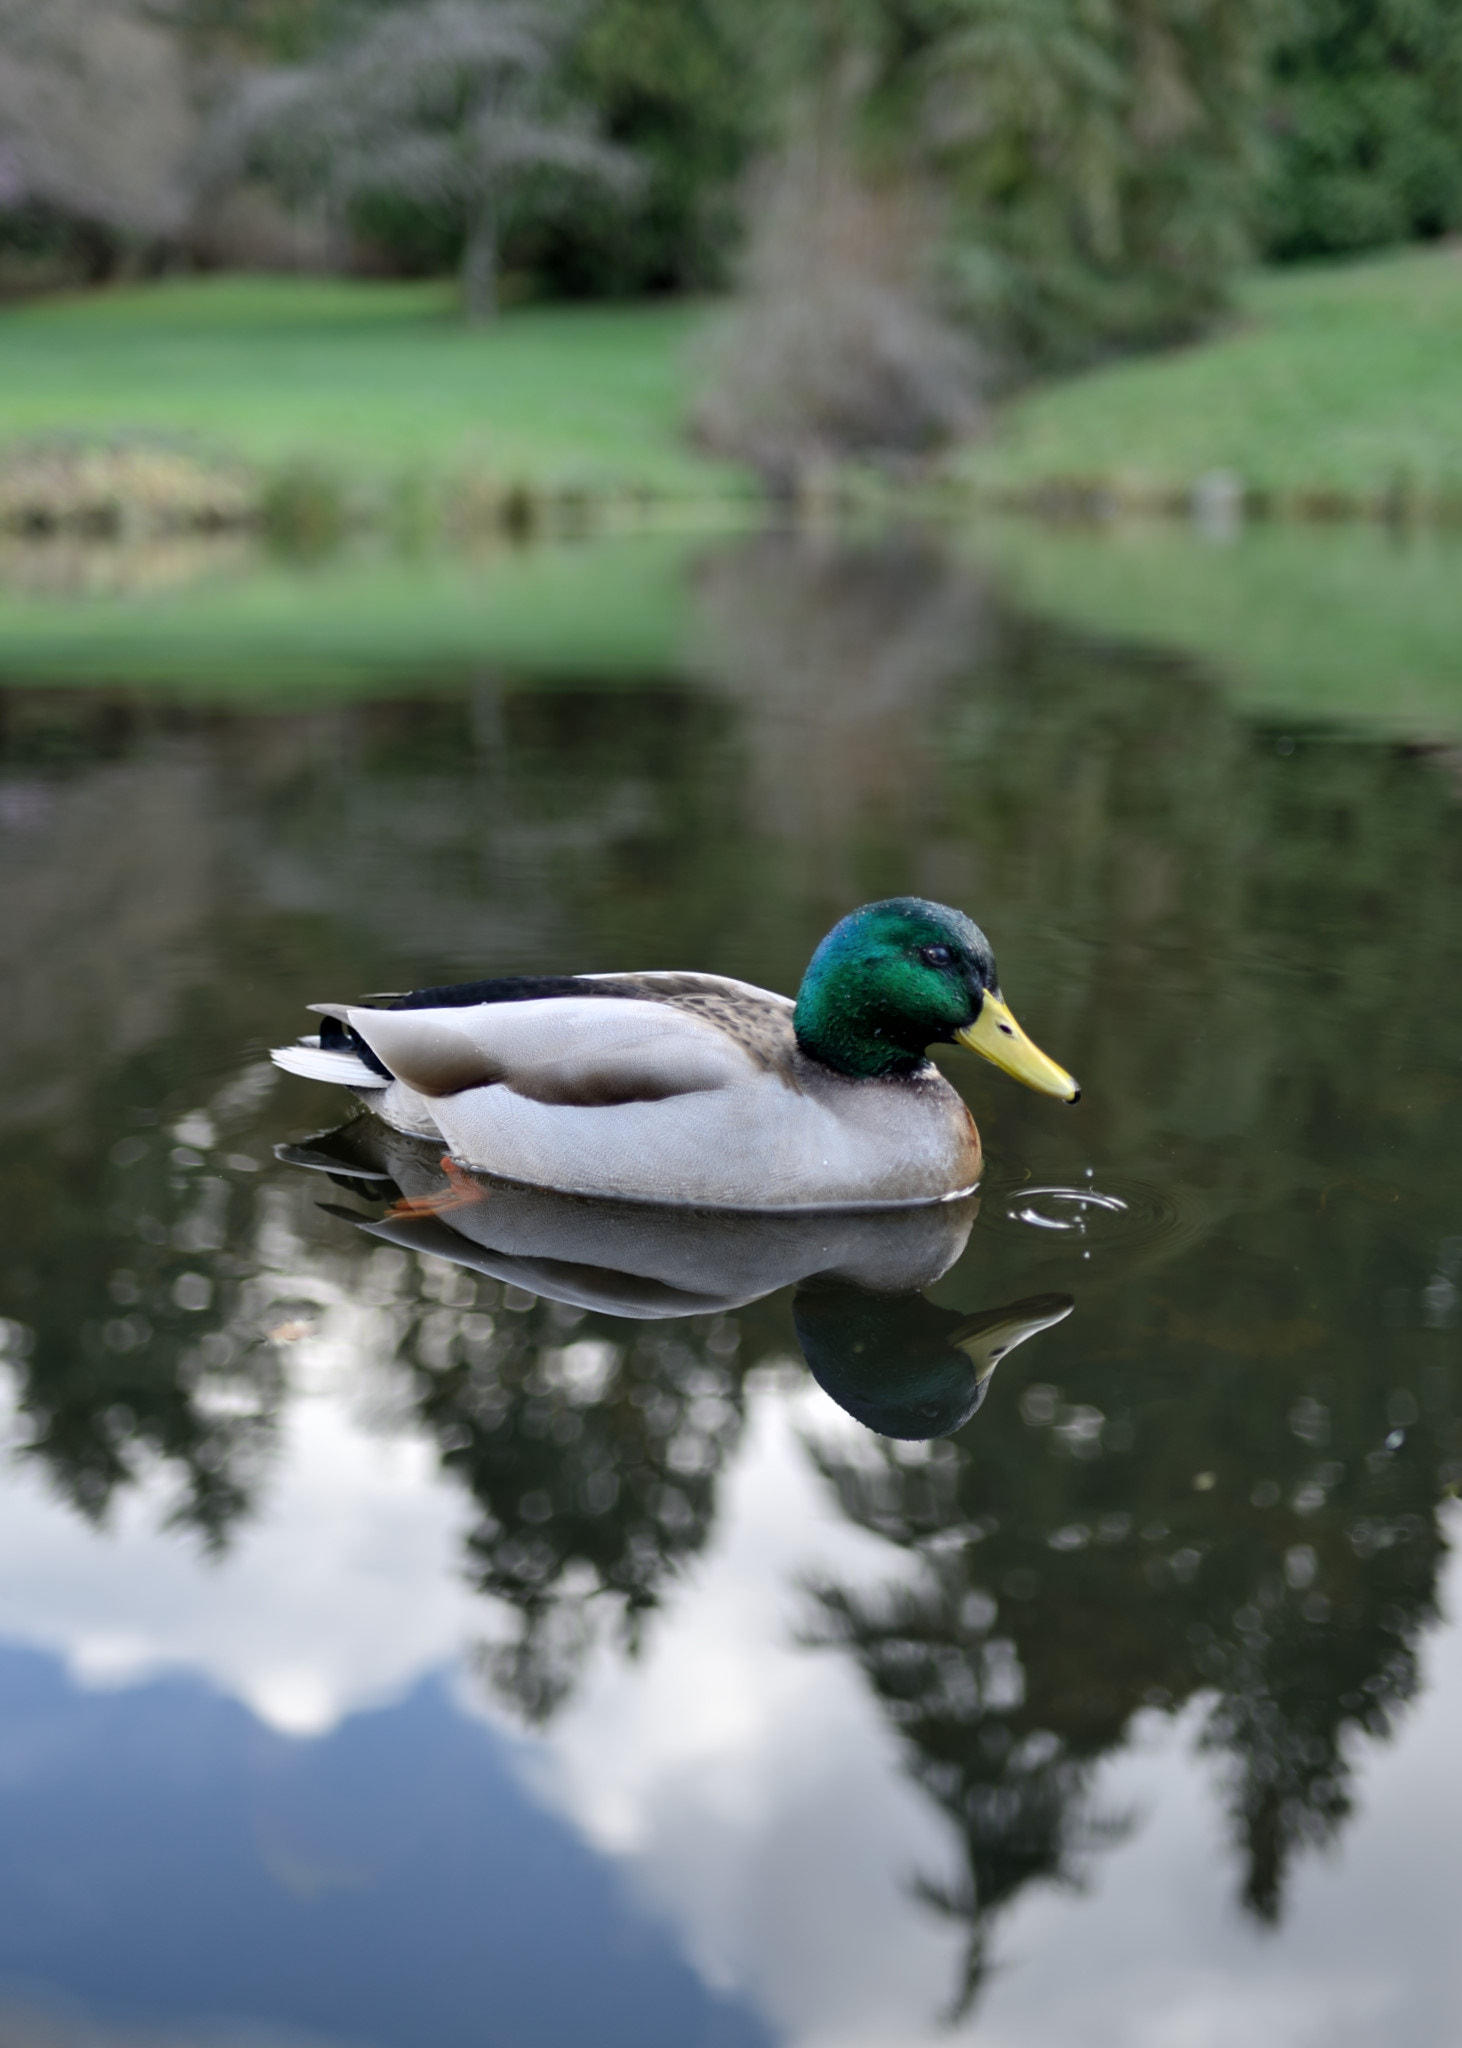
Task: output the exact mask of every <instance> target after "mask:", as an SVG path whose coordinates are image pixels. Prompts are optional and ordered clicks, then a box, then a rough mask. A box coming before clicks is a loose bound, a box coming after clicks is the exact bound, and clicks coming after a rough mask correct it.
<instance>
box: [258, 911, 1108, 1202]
mask: <svg viewBox="0 0 1462 2048" xmlns="http://www.w3.org/2000/svg"><path fill="white" fill-rule="evenodd" d="M311 1007H312V1008H313V1009H314V1010H315V1011H316V1012H317V1013H318V1014H319V1015H320V1016H321V1017H322V1018H323V1019H324V1020H325V1021H324V1024H323V1026H322V1028H321V1031H320V1034H319V1037H318V1038H315V1039H304V1040H302V1041H301V1042H300V1043H299V1044H298V1045H292V1046H284V1047H281V1048H280V1049H279V1050H278V1051H276V1052H275V1054H274V1059H275V1060H276V1062H277V1063H278V1064H279V1065H280V1066H281V1067H284V1068H285V1069H287V1071H289V1072H290V1073H294V1074H303V1075H307V1076H309V1077H311V1078H312V1079H316V1080H324V1081H335V1082H340V1083H343V1084H344V1085H346V1086H347V1087H351V1088H354V1089H357V1090H358V1091H359V1092H360V1093H361V1094H362V1095H364V1096H366V1097H367V1099H368V1100H369V1102H370V1105H371V1107H372V1108H373V1109H374V1110H375V1111H376V1113H377V1114H378V1115H379V1116H381V1117H383V1118H384V1119H385V1121H386V1122H387V1123H389V1124H392V1125H394V1126H395V1128H396V1129H398V1130H402V1131H407V1132H411V1133H414V1134H416V1135H418V1136H421V1137H425V1138H429V1139H431V1140H433V1141H434V1142H436V1141H439V1142H440V1143H441V1144H442V1145H444V1146H445V1148H446V1150H447V1152H448V1154H449V1155H450V1156H451V1157H452V1158H453V1159H455V1160H457V1161H458V1162H459V1163H460V1164H462V1165H464V1166H468V1167H473V1168H477V1169H479V1170H480V1171H482V1172H486V1173H491V1174H493V1175H495V1176H496V1177H498V1178H500V1179H503V1180H511V1181H520V1182H524V1183H526V1184H527V1185H529V1186H532V1187H545V1188H554V1189H558V1190H560V1191H562V1192H566V1193H572V1194H583V1195H600V1196H610V1197H614V1198H616V1199H619V1200H621V1201H639V1202H664V1203H672V1204H679V1205H686V1204H689V1205H693V1206H696V1207H701V1208H717V1209H758V1210H769V1209H783V1210H796V1209H847V1208H888V1207H891V1206H902V1205H904V1204H908V1203H918V1202H938V1201H947V1200H949V1199H950V1198H951V1197H953V1196H957V1195H961V1194H965V1193H968V1192H969V1190H970V1189H971V1188H973V1187H974V1185H975V1184H976V1182H977V1181H978V1180H979V1177H980V1162H981V1153H980V1137H979V1133H978V1131H977V1130H976V1129H975V1124H974V1119H973V1118H972V1117H971V1115H970V1113H969V1111H968V1110H967V1109H966V1108H965V1105H964V1103H963V1102H962V1101H961V1099H960V1097H959V1095H958V1094H957V1093H956V1092H955V1090H954V1089H953V1088H952V1087H951V1086H950V1084H949V1082H948V1081H946V1080H945V1078H944V1076H943V1075H942V1074H941V1073H940V1072H939V1070H938V1069H937V1068H936V1067H935V1066H934V1065H933V1063H932V1062H931V1061H930V1060H929V1058H928V1057H927V1052H926V1048H927V1047H928V1046H930V1045H933V1044H957V1045H966V1046H969V1047H970V1048H971V1049H972V1050H973V1051H975V1052H978V1053H982V1054H983V1055H984V1057H985V1058H986V1059H988V1060H992V1061H993V1062H994V1064H995V1065H996V1066H998V1067H1001V1068H1003V1069H1004V1071H1005V1072H1006V1073H1008V1074H1011V1075H1013V1076H1014V1077H1015V1078H1016V1079H1017V1080H1018V1081H1023V1082H1024V1083H1025V1084H1026V1086H1027V1087H1031V1088H1035V1089H1037V1090H1039V1091H1040V1092H1042V1093H1043V1094H1047V1095H1054V1096H1057V1097H1059V1098H1060V1099H1061V1100H1062V1101H1065V1102H1075V1101H1076V1100H1077V1098H1078V1095H1079V1092H1080V1091H1079V1090H1078V1088H1077V1085H1076V1083H1075V1081H1074V1080H1073V1079H1072V1078H1071V1076H1070V1074H1068V1073H1067V1072H1066V1071H1065V1069H1064V1068H1062V1067H1058V1066H1057V1065H1056V1063H1055V1061H1054V1060H1051V1059H1048V1058H1047V1057H1046V1055H1045V1054H1044V1053H1043V1052H1041V1051H1040V1050H1039V1049H1038V1048H1037V1047H1036V1046H1035V1045H1033V1044H1032V1043H1031V1041H1030V1039H1029V1038H1027V1037H1026V1035H1025V1033H1024V1032H1023V1031H1022V1030H1021V1028H1020V1026H1019V1025H1018V1024H1017V1023H1016V1021H1015V1019H1014V1017H1013V1016H1012V1015H1011V1014H1010V1010H1009V1008H1008V1006H1007V1005H1006V1002H1005V998H1004V997H1003V996H1002V995H1001V993H1000V982H999V977H998V975H997V974H996V971H995V956H994V954H993V953H992V951H991V950H990V943H989V941H988V940H987V939H986V937H985V935H984V933H983V932H982V931H981V930H980V928H979V926H978V925H976V924H974V923H972V921H971V920H970V919H969V918H968V917H966V916H965V915H964V914H963V913H962V912H961V911H958V910H951V909H949V908H947V906H945V905H944V904H940V903H927V902H924V901H923V900H922V899H921V898H919V897H916V896H896V897H893V898H891V899H889V900H888V901H887V902H883V903H868V904H865V905H864V906H863V907H862V908H861V909H860V910H855V911H853V912H852V913H851V914H850V915H849V916H847V917H845V918H844V919H843V920H842V921H841V923H839V924H837V925H835V926H834V927H833V929H832V930H831V931H830V932H829V933H828V935H827V937H826V938H825V939H824V940H823V941H822V943H821V944H820V945H819V946H818V948H817V951H816V952H815V953H814V954H813V956H812V959H811V962H810V963H809V965H808V968H807V972H806V974H805V975H804V976H803V979H802V986H801V988H800V990H799V991H798V994H797V999H796V1001H795V1003H794V1002H793V1001H791V1000H790V999H789V998H788V997H786V996H782V995H776V994H773V992H772V991H771V990H769V989H764V988H755V987H753V986H752V985H751V984H750V983H748V982H744V981H732V980H729V979H728V978H726V977H725V976H723V975H719V974H695V973H679V972H664V971H653V972H648V973H638V974H590V975H572V976H564V977H556V976H544V975H519V976H511V977H507V978H504V979H499V980H491V981H474V982H465V983H462V984H460V985H459V986H456V987H452V988H424V989H417V990H415V991H414V992H413V993H412V994H410V995H405V996H399V997H396V998H395V999H394V1000H392V1001H391V1003H390V1006H389V1007H388V1008H372V1007H370V1006H368V1005H363V1004H354V1003H352V1004H336V1003H316V1004H314V1005H312V1006H311Z"/></svg>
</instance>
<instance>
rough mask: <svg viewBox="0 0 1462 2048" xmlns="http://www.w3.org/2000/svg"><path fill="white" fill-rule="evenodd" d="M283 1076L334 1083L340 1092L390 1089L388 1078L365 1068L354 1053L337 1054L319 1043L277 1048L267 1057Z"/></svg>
mask: <svg viewBox="0 0 1462 2048" xmlns="http://www.w3.org/2000/svg"><path fill="white" fill-rule="evenodd" d="M269 1057H270V1059H272V1060H273V1062H274V1064H275V1066H276V1067H283V1069H284V1071H285V1073H286V1074H302V1075H303V1076H304V1078H305V1079H306V1080H307V1081H334V1082H336V1083H337V1084H338V1085H339V1086H340V1087H342V1088H389V1087H390V1085H391V1083H390V1078H389V1076H387V1075H385V1074H378V1073H377V1072H376V1071H375V1069H374V1068H373V1067H368V1066H367V1065H366V1063H365V1061H364V1060H363V1059H359V1058H357V1056H356V1055H355V1054H354V1053H353V1052H337V1051H335V1050H334V1049H333V1048H327V1047H325V1046H322V1045H320V1044H319V1043H318V1042H316V1043H314V1044H312V1043H311V1042H310V1040H309V1039H302V1040H301V1041H300V1043H299V1044H298V1045H276V1046H275V1048H274V1050H273V1052H271V1053H270V1055H269Z"/></svg>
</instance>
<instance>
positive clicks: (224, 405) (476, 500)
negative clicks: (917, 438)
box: [0, 248, 1462, 540]
mask: <svg viewBox="0 0 1462 2048" xmlns="http://www.w3.org/2000/svg"><path fill="white" fill-rule="evenodd" d="M702 318H703V315H702V313H701V312H700V311H699V310H698V309H696V308H694V307H689V306H673V305H664V304H654V305H640V306H629V307H603V306H553V307H532V308H525V309H520V310H516V311H512V312H509V313H508V314H506V315H505V316H504V317H503V318H502V319H501V320H500V321H498V322H497V323H495V324H494V325H493V326H492V327H491V328H489V329H487V330H485V331H484V330H471V329H469V328H467V327H466V326H465V325H464V324H463V322H462V320H461V318H460V315H459V313H458V311H457V309H456V304H455V296H454V293H453V291H452V290H451V288H450V287H448V286H446V285H442V284H435V283H426V284H422V283H399V282H389V283H382V282H370V281H363V280H345V279H320V278H250V277H224V278H204V279H186V280H178V281H174V282H169V283H164V284H158V285H149V286H138V287H133V288H128V289H119V290H112V291H104V292H96V293H91V294H87V295H83V296H78V297H74V298H68V299H54V300H49V301H44V302H38V303H34V304H30V305H26V306H22V307H12V308H9V309H6V310H4V311H3V312H0V451H3V450H4V449H6V448H10V449H12V450H13V449H15V448H16V447H17V446H22V447H23V446H25V445H26V444H29V445H30V446H31V447H32V448H33V449H35V450H39V451H40V453H39V454H33V455H31V456H27V457H26V458H25V461H24V462H23V463H22V464H21V465H20V471H21V473H20V474H18V475H16V474H14V473H13V472H14V467H15V465H14V459H13V458H11V462H10V468H9V469H8V470H7V467H6V464H5V462H4V461H3V460H0V525H5V526H8V527H10V528H12V529H13V528H15V527H17V526H20V527H24V526H25V525H26V524H27V520H26V517H25V512H24V508H25V505H26V504H27V503H30V504H35V503H36V502H38V501H44V502H52V501H54V503H55V504H56V505H58V506H60V507H62V508H64V507H65V505H66V504H67V502H68V497H69V499H70V501H72V502H75V503H80V502H81V501H82V500H83V499H85V500H86V502H87V503H90V504H91V505H92V506H93V508H94V509H95V508H97V507H100V508H101V515H102V516H100V517H99V518H93V519H92V521H91V523H92V524H95V525H103V526H104V525H107V524H108V523H110V524H111V525H112V526H116V527H125V526H126V525H127V523H128V517H127V509H126V508H127V507H128V506H129V505H130V506H131V507H132V508H133V510H134V512H135V513H136V518H135V520H134V523H135V524H138V525H140V526H143V527H146V526H148V525H149V524H155V523H158V522H156V521H153V520H152V519H151V510H152V509H153V508H155V507H161V510H162V513H163V514H164V515H166V512H167V508H168V505H169V504H172V505H176V506H178V507H180V508H184V511H183V516H181V517H180V518H179V520H178V523H179V524H184V525H186V524H189V523H191V524H195V525H199V526H206V525H208V524H210V523H212V524H217V525H224V524H228V523H230V521H231V520H232V519H235V518H237V517H238V516H240V511H239V508H240V506H241V505H243V506H244V507H245V512H246V516H258V515H259V514H263V515H265V516H266V517H268V518H269V519H270V520H272V521H274V522H275V523H276V524H277V525H278V526H279V527H280V528H281V530H283V531H286V532H289V533H295V532H298V534H299V535H300V536H301V537H303V538H304V539H305V540H309V539H311V538H312V537H313V538H318V537H320V536H321V535H322V534H325V533H326V532H327V530H328V529H330V528H331V527H332V526H335V527H338V526H341V525H348V524H351V523H368V524H374V525H377V526H380V525H392V524H394V525H396V526H397V527H406V528H409V527H411V526H412V525H413V524H415V525H417V526H418V527H420V529H421V530H423V531H428V530H431V531H436V530H441V529H442V528H443V527H446V528H451V527H452V526H454V525H455V526H458V527H466V528H471V527H474V526H477V527H481V526H490V525H506V526H509V527H511V528H513V529H514V530H523V529H526V528H528V527H530V526H532V525H534V524H538V523H544V522H543V509H542V508H543V507H544V505H545V504H548V503H550V502H552V503H559V504H562V505H566V506H569V507H572V505H573V504H574V502H575V501H577V502H579V503H580V504H584V505H594V506H597V507H601V508H602V507H603V506H605V505H606V504H609V503H612V502H614V501H616V500H618V501H621V502H623V503H624V504H626V505H627V506H630V507H641V508H642V507H643V506H644V505H645V504H646V503H648V502H653V501H655V500H656V499H660V500H666V501H673V502H674V503H675V504H676V505H677V506H678V507H688V506H690V505H692V504H695V503H700V504H702V505H706V506H709V507H712V508H723V507H728V506H730V505H732V504H733V503H741V504H743V505H744V504H745V503H747V502H748V501H749V500H750V499H751V497H752V496H753V495H754V487H753V485H752V482H751V480H750V478H749V477H748V475H747V474H746V473H744V472H742V471H739V470H737V469H736V468H734V467H733V466H731V465H729V464H725V463H719V462H713V461H711V460H709V459H708V458H705V457H702V456H701V455H699V454H698V453H697V452H696V451H695V450H694V449H693V448H692V447H691V446H690V445H689V443H688V442H687V440H686V437H685V435H684V432H683V422H684V420H685V417H686V414H687V411H688V407H689V402H690V399H691V395H692V392H693V389H694V383H695V377H696V367H695V360H694V342H695V337H696V334H697V331H698V329H699V327H700V325H701V322H702ZM67 444H71V446H72V451H73V452H72V453H70V454H68V453H67V452H66V449H67ZM78 448H79V449H80V450H81V451H83V452H81V453H77V452H75V451H76V450H77V449H78ZM190 462H191V463H194V464H195V465H198V466H199V473H195V474H193V475H191V476H190V475H189V474H187V473H186V471H187V465H188V464H189V463H190ZM25 463H29V464H30V468H29V469H27V468H26V467H25ZM180 465H181V467H180ZM202 472H206V474H205V473H202ZM948 474H949V477H950V480H951V482H952V484H953V490H952V492H951V493H949V494H944V493H941V495H940V498H939V500H938V502H939V504H940V505H941V507H942V508H943V509H944V510H945V511H949V512H954V513H956V514H957V513H959V512H960V511H961V510H962V509H963V508H964V507H966V506H967V505H968V504H969V503H970V502H971V501H972V500H974V499H979V500H982V501H986V502H988V501H989V500H990V499H992V498H993V499H994V500H996V501H997V502H1007V503H1017V504H1024V505H1034V506H1037V507H1040V506H1048V507H1051V508H1053V509H1057V510H1061V509H1072V510H1087V511H1090V510H1102V511H1106V510H1113V509H1115V510H1124V509H1125V510H1162V511H1174V510H1184V509H1186V508H1187V506H1188V505H1189V503H1190V502H1191V500H1192V497H1193V493H1194V489H1195V486H1199V485H1200V484H1201V483H1202V480H1204V479H1207V480H1208V484H1207V486H1206V490H1207V495H1208V497H1209V499H1210V500H1212V502H1213V504H1214V506H1215V507H1216V509H1217V510H1218V511H1219V512H1220V513H1222V512H1223V510H1224V509H1225V507H1229V508H1231V507H1232V503H1233V500H1234V499H1235V497H1236V496H1242V497H1244V498H1246V499H1247V501H1248V502H1249V504H1250V506H1251V508H1252V509H1255V510H1268V511H1271V512H1274V513H1277V514H1283V515H1298V516H1301V517H1311V518H1317V517H1341V516H1350V515H1355V514H1366V515H1376V514H1382V515H1384V516H1386V517H1388V518H1391V519H1393V520H1395V521H1400V522H1404V521H1405V520H1406V519H1408V518H1413V517H1414V518H1416V519H1423V520H1425V519H1433V518H1439V519H1453V520H1462V252H1459V251H1457V250H1453V249H1450V248H1445V249H1437V250H1431V251H1427V252H1423V253H1420V254H1417V253H1408V254H1405V255H1403V256H1397V257H1387V258H1384V259H1378V260H1372V261H1368V262H1364V263H1351V264H1345V265H1330V266H1325V267H1317V268H1314V269H1309V270H1299V271H1295V270H1291V271H1287V272H1280V273H1271V274H1266V275H1263V276H1259V277H1256V278H1254V279H1253V280H1251V281H1250V283H1249V284H1248V285H1247V286H1246V287H1245V289H1244V292H1243V294H1242V301H1241V305H1240V308H1239V312H1238V315H1237V317H1236V318H1235V320H1234V321H1233V323H1232V324H1231V325H1230V327H1229V328H1228V329H1227V330H1226V331H1225V332H1223V333H1221V334H1219V335H1217V336H1216V337H1214V338H1213V339H1211V340H1209V341H1207V342H1205V343H1203V344H1202V345H1200V346H1195V347H1192V348H1188V349H1183V350H1176V351H1172V352H1170V353H1168V354H1165V355H1161V356H1150V357H1145V358H1140V359H1134V360H1130V361H1127V362H1123V363H1119V364H1114V365H1112V366H1110V367H1108V368H1106V369H1102V370H1099V371H1094V372H1091V373H1089V374H1087V375H1085V376H1081V377H1076V378H1070V379H1067V380H1065V381H1063V382H1061V383H1058V384H1053V385H1051V386H1049V387H1048V388H1045V389H1042V390H1036V391H1032V392H1029V393H1027V394H1025V395H1024V396H1023V397H1021V398H1019V399H1017V400H1015V401H1014V402H1013V403H1011V404H1010V405H1009V406H1008V407H1007V408H1006V409H1005V410H1004V411H1003V412H1002V413H1001V414H1000V415H999V416H998V418H997V420H996V423H995V427H994V430H993V432H992V433H991V435H990V436H989V438H988V439H986V440H985V441H983V442H981V443H980V444H979V445H978V446H975V447H972V448H970V449H968V450H966V451H964V452H963V453H962V454H960V455H959V456H958V457H956V458H955V459H954V461H953V462H952V463H950V464H949V465H948ZM1215 479H1218V480H1220V481H1219V482H1217V483H1215V481H1214V480H1215ZM856 481H857V480H856V479H854V480H850V487H851V483H852V482H856ZM863 481H864V482H865V483H866V482H868V481H869V480H867V479H864V480H863ZM108 493H112V494H113V495H114V497H115V499H116V501H117V503H118V504H119V505H120V506H121V507H122V508H123V509H122V511H121V513H120V514H119V515H118V516H117V517H116V518H114V519H111V520H110V522H109V521H108V518H107V516H106V513H105V507H106V503H107V500H108ZM47 494H49V498H48V497H47ZM88 494H89V496H88ZM836 495H837V494H836V493H835V494H834V496H836ZM862 495H863V496H865V497H866V496H867V492H866V491H865V492H863V493H862ZM915 495H916V497H917V496H918V494H917V493H916V494H915ZM1200 495H1202V492H1201V491H1200ZM898 498H899V492H898V491H896V490H895V491H894V492H893V499H895V500H897V499H898ZM872 502H873V503H874V504H875V505H876V504H878V503H880V502H882V503H883V504H884V505H885V506H886V505H887V504H888V503H889V502H890V499H889V497H888V495H887V494H886V493H881V492H880V491H878V490H877V489H876V488H875V489H874V490H873V498H872ZM17 506H18V507H19V508H20V510H19V512H18V513H17V511H16V507H17ZM189 506H191V507H192V511H191V513H189V512H188V511H187V510H186V508H187V507H189ZM827 509H832V510H835V509H836V508H835V506H832V507H829V508H827ZM718 516H719V514H718ZM30 523H31V524H37V523H39V524H42V525H46V524H50V525H57V524H65V523H67V522H66V520H65V519H64V518H57V519H52V518H50V516H49V515H47V516H46V517H44V518H43V519H41V520H40V521H39V522H37V521H34V520H33V521H31V522H30ZM71 523H73V524H83V525H84V524H86V523H87V521H86V518H85V517H80V518H78V519H75V520H73V521H72V522H71ZM161 523H164V524H165V523H166V519H165V516H164V518H163V520H162V522H161ZM548 523H551V521H549V522H548Z"/></svg>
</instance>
